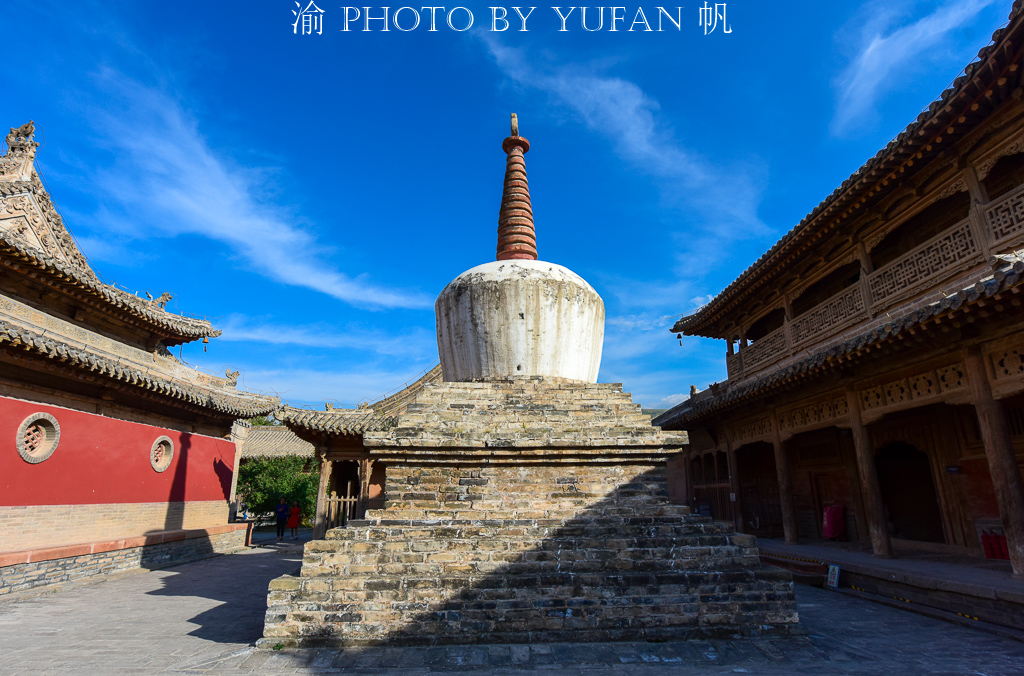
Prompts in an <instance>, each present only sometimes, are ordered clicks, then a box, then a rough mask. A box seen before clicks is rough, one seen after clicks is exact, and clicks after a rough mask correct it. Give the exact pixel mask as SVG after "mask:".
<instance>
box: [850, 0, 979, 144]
mask: <svg viewBox="0 0 1024 676" xmlns="http://www.w3.org/2000/svg"><path fill="white" fill-rule="evenodd" d="M993 2H995V0H953V1H952V2H947V3H946V4H943V5H941V6H939V7H937V8H936V9H935V10H934V11H933V12H932V13H931V14H928V15H926V16H924V17H922V18H920V19H918V20H917V21H915V22H913V23H911V24H909V25H906V26H902V27H899V28H896V29H895V30H890V31H889V32H888V33H886V31H887V30H888V29H889V25H888V24H890V23H891V22H892V21H893V20H894V19H895V17H894V16H893V8H892V7H891V6H889V5H885V6H883V5H881V4H879V3H873V4H869V5H868V6H867V7H866V9H865V12H866V17H867V18H866V19H865V20H864V26H863V27H862V30H861V31H860V41H861V44H860V46H859V48H858V54H857V56H856V57H855V58H854V60H853V62H852V63H851V64H850V66H849V67H848V68H847V69H846V70H845V71H844V72H843V74H842V75H841V76H840V77H839V79H838V81H837V86H838V89H839V102H838V105H837V108H836V114H835V117H834V119H833V121H832V131H833V133H837V134H839V133H843V132H844V131H846V130H848V129H849V128H850V127H852V126H854V125H855V124H857V123H858V122H859V121H860V120H862V119H863V118H864V116H865V115H867V114H869V113H870V112H871V111H872V110H873V107H874V104H875V101H876V99H877V98H878V96H879V94H880V93H881V92H882V91H883V90H884V89H887V88H888V89H893V88H896V87H898V86H899V85H900V79H899V78H898V77H896V76H895V74H896V73H898V72H899V71H900V70H901V69H904V68H906V67H907V66H909V65H911V64H912V63H913V62H914V61H916V60H917V59H919V58H920V57H922V56H923V55H924V53H925V52H926V50H930V49H933V48H936V47H937V46H939V45H941V43H942V41H943V40H944V39H945V38H946V36H947V34H948V33H949V32H950V31H952V30H954V29H956V28H959V27H962V26H963V25H964V24H965V23H969V22H970V21H971V20H972V19H973V18H974V17H975V16H976V15H977V14H978V13H979V12H980V11H981V10H982V9H984V8H985V7H988V6H989V5H991V4H992V3H993ZM844 32H851V31H848V30H847V31H844Z"/></svg>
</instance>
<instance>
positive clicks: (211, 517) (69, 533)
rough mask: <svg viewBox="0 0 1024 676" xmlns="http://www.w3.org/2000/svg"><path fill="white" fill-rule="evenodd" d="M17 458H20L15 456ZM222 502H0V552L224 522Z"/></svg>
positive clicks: (223, 502)
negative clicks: (79, 503) (88, 503)
mask: <svg viewBox="0 0 1024 676" xmlns="http://www.w3.org/2000/svg"><path fill="white" fill-rule="evenodd" d="M19 462H20V460H19ZM227 520H228V503H227V501H226V500H198V501H192V502H122V503H104V504H95V505H27V506H6V505H4V506H0V552H6V551H10V550H12V549H17V550H25V549H40V548H42V547H56V546H59V545H62V544H64V543H67V542H92V541H96V540H114V539H117V538H124V537H131V536H133V535H136V534H138V533H152V532H154V531H173V530H180V529H190V528H209V527H211V526H219V525H220V524H223V523H227Z"/></svg>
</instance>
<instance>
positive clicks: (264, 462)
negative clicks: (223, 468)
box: [238, 456, 320, 523]
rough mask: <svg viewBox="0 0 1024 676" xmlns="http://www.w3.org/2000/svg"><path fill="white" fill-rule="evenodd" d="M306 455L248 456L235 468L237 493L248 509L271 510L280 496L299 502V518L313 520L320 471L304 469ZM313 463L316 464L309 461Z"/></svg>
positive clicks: (269, 511)
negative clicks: (300, 514) (236, 470)
mask: <svg viewBox="0 0 1024 676" xmlns="http://www.w3.org/2000/svg"><path fill="white" fill-rule="evenodd" d="M307 462H308V461H307V459H306V458H300V457H295V456H293V457H285V458H249V459H246V460H245V462H243V463H242V464H241V466H240V467H239V468H238V495H239V497H240V498H241V500H242V502H244V503H245V504H246V506H247V507H248V509H249V511H250V512H254V513H256V514H267V513H273V511H274V509H275V508H276V507H277V505H278V502H279V501H280V500H281V498H284V499H285V500H286V501H287V502H288V506H289V508H290V507H291V504H292V502H294V501H295V500H298V501H299V508H300V509H301V510H302V520H303V522H305V523H312V522H313V517H314V515H315V514H316V492H317V487H318V486H319V484H320V470H319V468H317V469H315V470H314V471H312V472H307V471H303V470H304V469H305V467H306V464H307ZM311 464H313V465H314V466H315V464H316V463H311Z"/></svg>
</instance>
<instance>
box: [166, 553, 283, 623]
mask: <svg viewBox="0 0 1024 676" xmlns="http://www.w3.org/2000/svg"><path fill="white" fill-rule="evenodd" d="M242 557H245V560H244V561H243V560H242ZM301 563H302V552H301V551H300V550H299V549H298V548H289V549H284V550H265V549H260V550H251V551H248V552H244V553H241V554H231V555H227V556H220V557H217V558H214V559H208V560H206V561H202V562H197V563H193V564H185V565H182V566H178V567H176V568H172V569H169V570H167V571H164V573H165V575H166V577H164V578H163V586H162V588H160V589H158V590H154V591H151V592H147V593H148V594H150V595H153V596H182V597H200V598H207V599H211V600H214V601H220V602H221V603H220V605H218V606H216V607H214V608H211V609H210V610H207V611H205V612H202V613H199V614H198V615H196V616H195V617H192V618H190V620H189V621H190V622H192V623H193V624H196V625H198V626H197V627H196V628H195V629H194V630H192V631H190V632H188V635H189V636H195V637H198V638H202V639H206V640H208V641H216V642H218V643H252V642H253V641H255V640H256V639H258V638H260V636H262V635H263V617H264V614H265V613H266V608H267V592H266V589H267V585H268V584H270V581H271V580H272V579H274V578H275V577H280V576H281V575H289V574H297V573H298V571H299V568H300V566H301Z"/></svg>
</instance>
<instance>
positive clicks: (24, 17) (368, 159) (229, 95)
mask: <svg viewBox="0 0 1024 676" xmlns="http://www.w3.org/2000/svg"><path fill="white" fill-rule="evenodd" d="M306 2H308V0H304V2H303V5H302V7H305V6H306ZM317 4H318V6H319V7H320V8H321V9H323V10H324V14H323V32H322V34H313V35H297V34H294V33H293V31H292V22H293V21H294V16H293V14H292V10H293V9H295V8H296V7H295V3H294V1H293V0H260V1H258V2H253V1H251V0H250V1H245V2H243V1H233V0H221V1H219V2H216V3H211V2H192V1H189V0H178V1H176V2H134V3H133V2H116V1H112V0H104V1H103V2H89V1H83V2H74V3H72V2H63V3H46V2H39V1H38V0H32V1H30V2H21V1H20V0H14V2H13V3H12V2H11V0H8V2H7V3H5V7H6V14H7V16H9V17H17V21H16V23H17V26H18V28H17V30H10V31H7V34H6V36H5V44H6V45H7V48H6V50H5V52H6V54H7V60H6V61H7V66H6V67H5V68H4V70H3V75H2V76H0V80H2V84H3V95H2V96H0V125H3V126H5V127H6V126H15V125H20V124H22V123H24V122H26V121H27V120H29V119H33V120H35V121H36V125H37V128H39V129H40V132H38V133H37V140H40V141H42V142H43V143H44V145H43V147H42V148H41V149H40V153H39V156H38V162H37V166H38V167H39V169H40V170H41V172H42V174H43V176H44V178H45V180H46V182H47V185H48V186H49V189H50V191H51V193H52V195H53V197H54V200H55V201H56V203H57V204H58V206H59V207H60V208H61V210H62V213H63V215H64V217H65V219H66V221H67V222H68V224H69V225H70V227H71V229H72V231H73V233H74V234H75V236H76V237H77V239H78V241H79V243H80V245H81V247H82V250H83V252H84V253H85V254H86V256H88V257H89V259H90V261H91V262H92V264H93V266H94V268H95V269H96V270H97V272H98V273H99V274H100V275H101V276H102V277H103V278H105V279H106V280H108V281H116V283H118V284H119V285H121V286H123V287H124V288H127V289H129V290H131V291H138V292H140V293H141V292H142V291H144V290H148V291H150V292H152V293H153V294H154V295H157V294H159V293H160V292H162V291H171V292H172V293H174V294H175V299H174V300H173V301H172V302H171V303H170V305H169V306H168V307H169V309H171V310H173V311H175V312H184V313H187V314H194V315H197V316H204V317H207V318H209V319H211V320H212V321H213V322H214V324H215V326H217V327H219V328H222V329H223V330H224V335H223V336H222V337H221V338H218V339H214V340H212V341H211V343H210V345H209V350H208V352H205V353H204V352H203V350H202V347H201V346H199V345H191V346H185V348H184V350H183V353H182V357H183V359H184V360H185V361H187V362H189V363H191V364H194V365H196V366H198V367H200V368H203V369H207V370H210V371H214V372H223V369H224V367H225V366H230V367H231V368H232V369H239V370H241V371H242V378H241V384H244V385H245V386H246V387H248V388H250V389H253V390H260V391H266V392H276V393H278V394H279V395H280V396H281V397H282V398H284V399H286V400H288V401H290V402H293V403H296V404H301V405H308V404H320V403H322V402H323V401H325V400H331V401H334V402H336V403H337V404H339V405H342V406H354V405H355V404H357V403H358V402H360V401H367V400H373V399H376V398H378V397H379V396H381V395H383V394H385V393H387V392H389V391H391V390H394V389H395V388H398V387H401V386H402V385H403V383H405V382H407V381H409V380H411V379H414V378H415V377H416V376H417V375H418V374H419V373H420V372H422V371H423V370H424V369H426V368H429V367H430V366H432V365H433V364H434V363H435V362H436V360H437V346H436V342H435V337H434V313H433V301H434V299H435V298H436V296H437V294H438V293H439V292H440V291H441V289H442V288H444V286H445V284H447V283H448V282H449V281H450V280H451V279H453V278H454V277H455V276H456V275H458V274H459V273H460V272H462V271H464V270H466V269H468V268H470V267H473V266H475V265H477V264H480V263H483V262H486V261H488V260H492V259H493V257H494V248H495V231H496V227H497V212H498V205H499V201H500V196H501V182H502V175H503V171H504V154H503V153H502V151H501V140H502V139H503V138H504V137H505V136H507V135H508V120H509V113H511V112H516V113H518V115H519V120H520V128H521V132H522V134H523V135H524V136H526V137H527V138H529V140H530V142H531V144H532V149H531V151H530V153H529V154H528V155H527V157H526V161H527V171H528V174H529V179H530V187H531V194H532V198H533V206H534V212H535V215H536V225H537V239H538V248H539V251H540V257H541V259H543V260H549V261H552V262H555V263H559V264H561V265H565V266H566V267H568V268H570V269H572V270H574V271H575V272H577V273H579V274H580V275H581V276H583V277H584V278H585V279H586V280H588V281H589V282H590V283H591V284H592V285H593V286H594V288H595V289H597V291H598V292H599V293H600V294H601V295H602V297H603V298H604V300H605V304H606V310H607V318H608V319H607V329H606V339H605V350H604V359H603V362H602V367H601V378H600V379H601V381H603V382H622V383H624V385H625V388H626V389H627V390H628V391H631V392H632V393H633V395H634V399H635V400H636V401H639V402H641V403H642V404H644V405H645V406H648V407H657V408H662V407H665V406H667V405H670V404H672V403H675V402H677V401H679V400H680V398H681V397H682V393H685V392H687V391H688V390H689V386H690V384H696V385H697V386H698V387H699V388H701V389H703V388H704V387H705V386H706V385H707V384H708V383H710V382H714V381H717V380H721V379H723V378H724V377H725V375H724V374H725V368H724V352H725V346H724V343H722V342H715V341H705V340H701V339H694V338H691V339H684V341H683V345H682V346H680V345H679V343H678V341H676V340H675V338H674V336H672V335H671V334H670V333H669V332H668V329H669V327H670V326H671V325H672V323H673V321H674V319H675V318H676V317H678V316H679V315H680V314H682V313H687V312H690V311H692V310H693V309H694V308H695V307H697V306H699V305H700V304H701V303H703V302H705V301H706V299H707V298H708V297H709V295H711V294H714V293H716V292H718V291H719V290H721V289H722V288H723V287H724V286H725V285H727V284H728V283H729V282H730V281H731V280H732V279H733V278H735V276H736V275H737V274H739V273H740V272H741V271H742V270H743V269H745V268H746V267H747V266H748V265H749V264H750V263H751V262H753V261H754V260H755V259H756V258H757V257H758V256H759V255H760V254H761V253H762V252H763V251H765V250H766V249H767V248H768V247H769V246H771V245H772V244H773V243H774V242H775V241H776V240H777V239H778V238H779V237H781V236H782V235H783V234H784V233H785V232H786V231H787V230H789V229H790V228H791V227H793V226H794V225H795V224H796V223H798V222H799V220H800V219H801V218H802V217H803V216H804V215H805V214H807V213H808V212H809V211H810V210H811V209H812V208H813V207H814V206H815V205H817V204H818V203H819V202H820V201H821V200H822V199H824V198H825V197H826V196H827V195H828V194H829V193H831V192H832V190H833V189H834V188H835V187H836V186H837V185H839V183H840V182H841V181H842V180H843V179H845V178H846V177H847V176H849V175H850V173H852V172H853V171H855V170H856V169H857V168H858V167H859V166H860V165H861V164H862V163H863V162H864V161H865V160H866V159H867V158H868V157H870V156H872V155H874V154H875V152H877V150H878V149H880V148H881V147H883V146H884V145H885V144H886V143H887V142H888V141H889V139H890V138H892V137H893V136H895V135H896V134H897V133H898V132H899V131H900V130H901V129H902V128H903V127H904V126H906V124H907V123H908V122H909V121H910V120H912V119H913V118H914V117H916V115H917V114H918V113H919V112H920V111H921V109H923V108H924V107H925V106H926V105H927V104H928V103H929V102H930V101H931V100H932V99H934V98H935V97H936V96H937V95H938V94H939V93H940V92H941V91H942V89H943V88H944V87H946V86H947V85H948V84H949V83H950V82H951V81H952V79H953V78H954V77H955V76H956V75H957V74H958V73H959V71H960V70H961V69H962V68H963V66H965V65H966V64H967V63H968V62H969V61H970V60H971V59H972V58H973V57H974V55H975V54H976V53H977V51H978V49H980V48H981V47H982V46H983V45H984V44H986V43H987V42H988V40H989V37H990V35H991V33H992V31H993V30H994V29H995V28H996V27H997V26H999V25H1001V24H1002V23H1003V22H1004V21H1005V20H1006V16H1007V15H1008V13H1009V8H1010V5H1011V2H1010V0H950V1H947V2H924V1H916V2H915V1H913V0H891V1H888V2H878V1H871V2H863V3H857V2H848V3H822V2H808V1H804V0H798V1H797V2H792V3H783V4H780V3H765V2H754V1H753V0H742V1H739V2H728V3H727V4H726V12H725V13H726V25H727V26H728V27H729V28H731V30H732V32H731V33H729V34H724V33H723V32H722V25H721V24H720V25H718V27H717V30H716V31H715V32H713V33H711V34H709V35H705V34H704V29H703V28H701V27H700V26H699V25H698V20H699V10H698V7H699V6H702V5H703V4H704V3H703V2H701V3H699V4H698V3H694V4H692V5H689V6H686V5H684V6H683V7H682V9H681V10H680V12H681V17H682V30H676V29H675V27H674V26H671V25H670V24H668V23H667V22H663V24H662V26H663V27H667V28H668V30H663V31H661V32H658V31H657V30H652V31H651V32H647V31H643V30H641V28H642V25H640V24H636V25H634V31H632V32H630V31H628V30H626V28H627V27H628V25H629V24H630V22H632V21H633V19H634V18H636V14H637V9H638V8H642V9H643V12H644V15H645V16H646V18H647V20H648V21H649V22H650V23H651V24H652V28H654V29H656V28H657V24H656V17H658V15H659V12H658V10H657V5H632V6H627V7H626V8H625V9H624V10H622V11H620V12H619V15H620V16H621V15H624V16H625V17H626V21H625V22H624V23H622V22H620V23H618V24H616V26H617V28H618V30H617V31H615V32H610V31H608V30H601V31H593V32H585V31H583V30H582V28H581V26H580V23H579V14H580V9H579V8H577V9H576V10H575V13H574V14H570V15H569V18H568V19H567V21H566V28H567V30H566V31H564V32H562V31H559V27H560V25H561V21H560V19H559V18H558V15H557V14H556V13H555V12H554V11H553V10H552V8H551V7H550V6H538V7H537V8H536V10H534V13H533V14H532V15H530V17H529V19H528V20H527V28H528V30H527V31H525V32H523V31H520V30H516V28H518V27H519V20H518V19H517V18H516V16H515V14H514V10H512V8H511V6H508V7H507V10H508V14H509V16H510V18H511V19H512V24H511V26H510V29H509V30H507V31H504V32H496V31H491V30H490V28H491V10H490V9H488V7H489V5H483V4H480V5H477V4H468V5H465V6H466V7H468V8H469V9H470V10H472V12H473V14H474V26H473V27H472V28H471V29H469V30H466V31H455V30H452V29H450V28H449V27H448V26H447V23H446V21H444V19H443V14H442V13H441V12H440V11H439V12H438V15H437V27H438V30H436V31H433V32H431V31H429V30H428V28H429V14H428V13H427V12H424V13H423V16H422V18H421V23H420V25H419V27H417V29H416V30H413V31H407V32H402V31H398V30H396V29H395V28H394V26H393V25H392V26H391V28H390V30H389V31H388V32H383V31H382V30H380V28H381V25H382V22H381V21H373V22H371V24H370V27H371V29H372V30H371V31H369V32H364V31H361V30H356V29H357V28H362V23H361V21H360V22H359V23H356V22H353V23H352V24H351V25H350V27H351V28H352V29H353V30H350V31H349V32H342V31H341V30H340V29H341V28H342V26H343V16H344V11H343V9H342V7H341V6H340V5H335V4H330V3H328V2H318V3H317ZM381 7H382V6H377V7H374V8H372V11H373V12H374V16H377V15H380V14H381V13H382V12H383V10H382V9H381ZM596 8H597V6H593V7H592V8H591V9H590V10H588V11H589V12H590V13H589V14H588V22H590V23H589V25H590V26H591V27H593V26H594V25H595V23H596V20H597V9H596ZM394 9H396V8H395V7H391V10H390V11H394ZM417 9H418V7H417ZM447 9H451V7H449V8H447ZM666 9H668V10H669V11H670V12H671V13H673V14H674V13H675V12H676V10H675V6H672V7H671V8H669V7H666ZM527 11H528V10H527V9H526V8H524V9H523V13H524V14H525V13H526V12H527ZM567 11H568V8H567V7H562V12H563V13H565V12H567ZM605 12H606V14H605V17H604V18H605V22H606V27H607V25H608V24H610V23H611V22H610V20H609V15H608V13H607V12H609V10H608V9H606V10H605ZM350 15H351V13H350ZM412 18H413V15H412V13H411V11H406V12H405V13H404V14H403V15H402V16H401V22H402V25H403V26H404V27H408V26H409V25H411V23H412ZM452 20H453V23H454V24H455V26H456V27H458V28H461V27H462V25H464V23H465V20H466V14H465V13H464V12H462V10H459V11H458V12H457V13H455V14H454V15H453V17H452ZM499 27H500V24H499Z"/></svg>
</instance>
